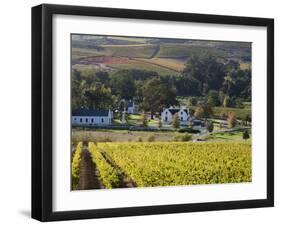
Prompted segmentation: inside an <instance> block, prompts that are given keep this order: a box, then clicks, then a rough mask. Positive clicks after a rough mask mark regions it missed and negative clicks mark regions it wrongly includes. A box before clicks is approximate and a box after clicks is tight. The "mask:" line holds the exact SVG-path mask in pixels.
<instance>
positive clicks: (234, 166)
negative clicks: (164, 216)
mask: <svg viewBox="0 0 281 226" xmlns="http://www.w3.org/2000/svg"><path fill="white" fill-rule="evenodd" d="M84 148H85V149H87V150H88V151H89V153H90V154H91V158H92V163H93V164H94V165H95V166H96V168H97V169H98V171H99V178H98V180H99V181H100V183H101V184H102V185H103V187H105V188H120V187H135V186H137V187H154V186H174V185H194V184H217V183H239V182H251V178H252V171H251V169H252V166H251V164H252V162H251V159H252V157H251V144H250V143H248V142H210V143H208V142H204V143H191V142H169V143H167V142H153V143H149V142H120V143H115V142H114V143H98V144H95V143H93V142H89V144H88V146H86V147H84ZM80 149H81V143H79V144H78V147H77V150H76V153H75V154H74V157H73V165H72V176H75V178H76V180H77V175H78V172H79V164H78V163H77V159H78V160H79V156H80V155H81V151H80ZM80 158H81V157H80ZM78 162H79V161H78ZM128 181H129V183H128Z"/></svg>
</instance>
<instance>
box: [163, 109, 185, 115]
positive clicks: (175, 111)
mask: <svg viewBox="0 0 281 226" xmlns="http://www.w3.org/2000/svg"><path fill="white" fill-rule="evenodd" d="M168 110H169V111H170V112H171V114H172V115H174V114H176V113H177V112H179V111H180V110H181V109H179V108H168ZM184 111H185V112H186V114H188V111H187V109H184Z"/></svg>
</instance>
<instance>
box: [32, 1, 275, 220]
mask: <svg viewBox="0 0 281 226" xmlns="http://www.w3.org/2000/svg"><path fill="white" fill-rule="evenodd" d="M55 14H63V15H81V16H97V17H111V18H128V19H148V20H162V21H182V22H196V23H212V24H223V25H247V26H261V27H266V28H267V94H266V95H267V198H266V199H257V200H246V201H244V200H242V201H226V202H209V203H195V204H171V205H161V206H143V207H130V208H110V209H95V210H73V211H63V212H54V211H53V210H52V202H53V196H52V123H53V121H52V110H53V107H52V98H53V94H52V86H53V85H52V82H53V79H52V18H53V15H55ZM271 206H274V20H273V19H267V18H252V17H237V16H219V15H205V14H190V13H176V12H161V11H144V10H131V9H117V8H97V7H83V6H66V5H49V4H43V5H39V6H35V7H33V8H32V218H34V219H37V220H40V221H57V220H74V219H86V218H105V217H122V216H135V215H149V214H168V213H180V212H195V211H210V210H229V209H243V208H257V207H271Z"/></svg>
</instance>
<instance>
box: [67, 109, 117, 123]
mask: <svg viewBox="0 0 281 226" xmlns="http://www.w3.org/2000/svg"><path fill="white" fill-rule="evenodd" d="M112 118H113V113H112V111H111V110H97V109H88V108H80V109H77V110H74V111H73V112H72V125H80V126H86V125H111V123H112Z"/></svg>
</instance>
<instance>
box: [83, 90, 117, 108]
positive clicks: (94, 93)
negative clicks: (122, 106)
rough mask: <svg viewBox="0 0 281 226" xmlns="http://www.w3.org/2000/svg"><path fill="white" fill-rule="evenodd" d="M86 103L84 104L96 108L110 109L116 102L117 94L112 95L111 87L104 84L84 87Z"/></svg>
mask: <svg viewBox="0 0 281 226" xmlns="http://www.w3.org/2000/svg"><path fill="white" fill-rule="evenodd" d="M82 94H83V96H84V99H85V100H84V104H83V106H85V107H88V108H95V109H109V108H112V107H113V105H114V104H115V102H116V98H115V96H113V95H112V93H111V89H110V88H106V87H105V86H104V85H101V86H100V85H99V86H91V87H89V88H86V89H84V91H83V93H82Z"/></svg>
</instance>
